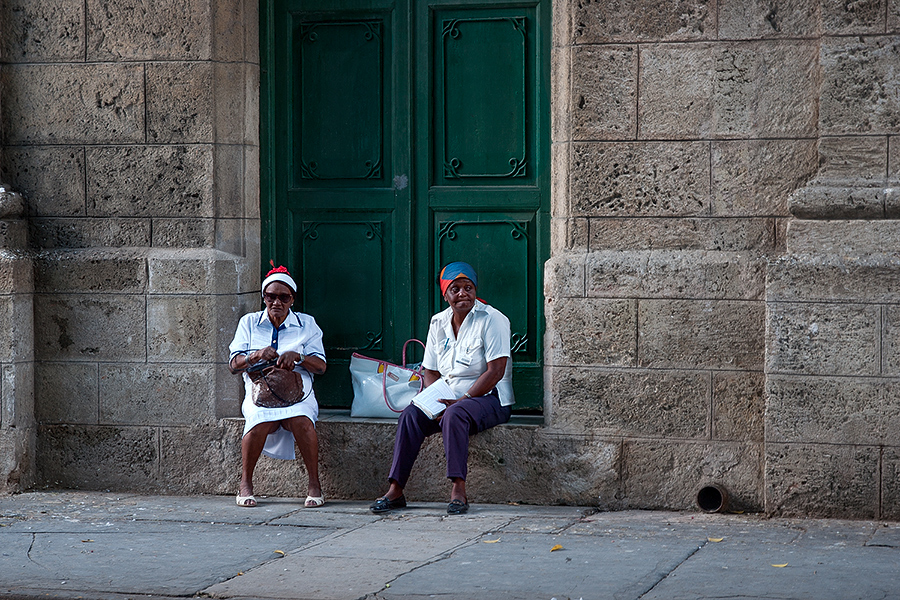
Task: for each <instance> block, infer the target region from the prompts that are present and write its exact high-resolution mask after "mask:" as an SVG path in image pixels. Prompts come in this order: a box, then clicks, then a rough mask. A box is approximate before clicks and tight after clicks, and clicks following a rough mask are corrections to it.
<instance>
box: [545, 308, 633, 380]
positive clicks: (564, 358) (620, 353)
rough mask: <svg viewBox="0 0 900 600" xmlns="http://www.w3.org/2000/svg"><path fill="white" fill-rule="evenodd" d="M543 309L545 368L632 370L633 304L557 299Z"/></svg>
mask: <svg viewBox="0 0 900 600" xmlns="http://www.w3.org/2000/svg"><path fill="white" fill-rule="evenodd" d="M546 306H547V337H548V338H549V339H548V340H547V341H546V342H545V346H546V347H547V348H548V356H547V358H548V363H549V364H551V365H573V364H575V365H617V366H634V359H635V353H636V351H637V348H636V345H637V301H636V300H605V299H597V298H559V299H557V300H555V301H553V300H552V299H551V300H548V301H547V305H546Z"/></svg>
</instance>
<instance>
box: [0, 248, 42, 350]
mask: <svg viewBox="0 0 900 600" xmlns="http://www.w3.org/2000/svg"><path fill="white" fill-rule="evenodd" d="M32 290H34V266H33V263H32V260H31V256H28V255H25V254H22V253H20V252H11V251H9V250H4V249H2V248H0V294H29V293H31V292H32ZM0 347H3V345H2V344H0Z"/></svg>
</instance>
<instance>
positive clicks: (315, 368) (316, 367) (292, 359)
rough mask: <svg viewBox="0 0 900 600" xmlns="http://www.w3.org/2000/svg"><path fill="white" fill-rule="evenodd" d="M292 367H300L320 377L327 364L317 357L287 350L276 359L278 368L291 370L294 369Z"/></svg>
mask: <svg viewBox="0 0 900 600" xmlns="http://www.w3.org/2000/svg"><path fill="white" fill-rule="evenodd" d="M301 357H302V358H303V360H302V361H301V360H300V358H301ZM294 365H300V366H302V367H303V368H304V369H306V370H307V371H309V372H310V373H312V374H313V375H321V374H322V373H324V372H325V368H326V367H327V366H328V364H327V363H326V362H325V361H324V360H322V359H321V358H319V357H318V356H308V355H305V354H300V353H299V352H294V351H293V350H288V351H287V352H285V353H284V354H282V355H281V356H279V357H278V366H279V367H280V368H282V369H288V370H291V369H293V368H294Z"/></svg>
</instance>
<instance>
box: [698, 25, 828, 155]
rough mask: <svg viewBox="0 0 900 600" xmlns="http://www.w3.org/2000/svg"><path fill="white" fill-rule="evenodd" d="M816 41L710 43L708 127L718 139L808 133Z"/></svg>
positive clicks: (815, 96)
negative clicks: (712, 52)
mask: <svg viewBox="0 0 900 600" xmlns="http://www.w3.org/2000/svg"><path fill="white" fill-rule="evenodd" d="M818 51H819V45H818V43H817V42H811V41H802V42H798V41H784V42H782V41H778V42H765V43H763V42H748V43H746V44H729V45H721V46H717V47H716V59H715V61H716V62H715V75H714V76H715V85H714V95H715V100H714V103H713V131H714V132H715V134H716V135H717V136H718V137H729V138H731V137H751V138H760V137H807V138H808V137H814V136H816V135H817V133H818V130H817V128H816V106H817V105H818V101H819V62H818V58H819V56H818Z"/></svg>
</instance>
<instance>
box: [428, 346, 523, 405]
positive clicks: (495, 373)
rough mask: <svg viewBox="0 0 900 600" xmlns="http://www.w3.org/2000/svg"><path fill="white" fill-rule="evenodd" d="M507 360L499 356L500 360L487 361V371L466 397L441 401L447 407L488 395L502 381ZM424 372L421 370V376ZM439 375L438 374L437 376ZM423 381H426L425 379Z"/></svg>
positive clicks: (477, 380) (476, 381)
mask: <svg viewBox="0 0 900 600" xmlns="http://www.w3.org/2000/svg"><path fill="white" fill-rule="evenodd" d="M508 360H509V358H507V357H506V356H501V357H500V358H495V359H494V360H492V361H489V362H488V364H487V370H486V371H485V372H484V373H482V374H481V376H480V377H479V378H478V379H476V380H475V383H473V384H472V387H470V388H469V390H468V391H467V392H466V394H467V395H464V396H463V397H462V398H455V399H451V398H444V399H442V400H441V402H443V403H444V404H446V405H447V406H450V405H451V404H455V403H456V402H459V401H460V400H464V399H465V398H476V397H478V396H484V395H485V394H489V393H490V392H491V390H493V389H494V388H495V387H496V386H497V384H498V383H500V380H501V379H503V374H504V373H505V372H506V361H508ZM431 372H432V373H436V371H431ZM424 374H425V371H424V370H423V375H424ZM438 375H440V374H438ZM425 381H428V379H427V378H426V380H425Z"/></svg>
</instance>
